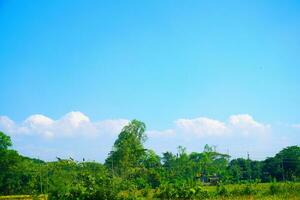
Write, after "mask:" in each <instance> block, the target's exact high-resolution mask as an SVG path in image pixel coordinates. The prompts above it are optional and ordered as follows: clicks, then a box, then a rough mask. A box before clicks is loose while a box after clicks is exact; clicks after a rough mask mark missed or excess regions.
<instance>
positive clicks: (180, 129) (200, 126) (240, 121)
mask: <svg viewBox="0 0 300 200" xmlns="http://www.w3.org/2000/svg"><path fill="white" fill-rule="evenodd" d="M174 124H175V126H174V127H173V128H172V129H168V130H163V131H151V134H152V135H154V134H157V135H159V136H167V137H169V136H172V135H175V134H184V135H185V136H186V137H201V138H209V137H226V136H234V135H235V136H236V135H238V136H264V135H266V134H268V133H269V132H270V131H271V126H270V125H269V124H265V123H261V122H258V121H256V120H254V119H253V117H252V116H251V115H249V114H238V115H232V116H230V117H229V119H228V120H227V121H224V122H222V121H219V120H216V119H210V118H207V117H199V118H193V119H178V120H176V121H175V122H174ZM170 133H172V134H170Z"/></svg>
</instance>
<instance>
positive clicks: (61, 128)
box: [0, 111, 129, 139]
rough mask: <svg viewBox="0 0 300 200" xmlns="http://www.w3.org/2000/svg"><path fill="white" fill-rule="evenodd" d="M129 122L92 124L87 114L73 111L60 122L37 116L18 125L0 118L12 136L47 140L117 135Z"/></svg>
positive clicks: (3, 127)
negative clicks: (26, 136) (29, 136)
mask: <svg viewBox="0 0 300 200" xmlns="http://www.w3.org/2000/svg"><path fill="white" fill-rule="evenodd" d="M128 122H129V120H127V119H115V120H102V121H96V122H92V121H91V120H90V118H89V117H88V116H86V115H85V114H83V113H81V112H78V111H73V112H69V113H67V114H66V115H64V116H63V117H62V118H60V119H58V120H53V119H51V118H49V117H47V116H44V115H41V114H35V115H31V116H29V117H28V118H27V119H25V120H24V121H23V122H21V123H16V122H14V121H13V120H11V119H10V118H8V117H6V116H0V130H3V131H4V132H6V133H8V134H10V135H37V136H41V137H43V138H47V139H54V138H68V137H77V136H87V137H93V136H99V135H103V134H117V133H119V132H120V131H121V129H122V128H123V127H124V126H125V125H126V124H128Z"/></svg>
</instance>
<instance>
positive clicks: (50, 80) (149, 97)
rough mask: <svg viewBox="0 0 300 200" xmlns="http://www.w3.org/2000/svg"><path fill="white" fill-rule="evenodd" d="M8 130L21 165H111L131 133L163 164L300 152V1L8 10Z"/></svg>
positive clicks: (1, 118)
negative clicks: (218, 155)
mask: <svg viewBox="0 0 300 200" xmlns="http://www.w3.org/2000/svg"><path fill="white" fill-rule="evenodd" d="M0 30H1V31H0V38H1V40H0V75H1V76H0V77H1V78H0V131H3V132H5V133H7V134H8V135H10V136H11V138H12V140H13V143H14V146H13V148H14V149H17V150H18V151H19V152H20V153H21V154H24V155H26V156H31V157H38V158H41V159H45V160H54V159H56V157H63V158H68V157H73V158H75V159H77V160H81V159H82V158H85V159H86V160H97V161H104V159H105V158H106V156H107V154H108V152H109V151H110V150H111V147H112V145H113V142H114V140H115V139H116V137H117V135H118V133H119V132H120V130H121V129H122V127H123V126H124V125H126V124H127V123H128V122H129V121H130V120H132V119H139V120H141V121H143V122H145V123H146V125H147V135H148V140H147V142H146V144H145V145H146V147H147V148H152V149H154V150H155V151H157V153H161V152H165V151H172V152H176V148H177V146H179V145H181V146H184V147H186V148H187V150H188V152H192V151H202V150H203V147H204V145H205V144H209V145H214V146H215V147H216V149H217V150H218V151H221V152H224V153H229V154H231V155H232V156H233V157H246V156H247V152H249V154H250V157H251V158H253V159H259V160H261V159H264V158H266V157H267V156H273V155H274V154H275V153H277V152H278V151H279V150H281V149H282V148H283V147H286V146H289V145H299V143H300V108H299V105H300V104H299V103H300V37H299V35H300V2H299V1H289V0H288V1H174V0H172V1H168V0H166V1H156V0H154V1H153V0H151V1H92V0H91V1H83V0H82V1H79V0H75V1H71V0H66V1H59V0H53V1H33V0H29V1H14V0H12V1H0Z"/></svg>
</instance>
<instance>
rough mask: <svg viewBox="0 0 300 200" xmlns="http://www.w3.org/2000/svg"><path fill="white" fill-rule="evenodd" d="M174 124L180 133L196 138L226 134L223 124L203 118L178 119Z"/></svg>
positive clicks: (226, 130)
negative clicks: (189, 134) (195, 136)
mask: <svg viewBox="0 0 300 200" xmlns="http://www.w3.org/2000/svg"><path fill="white" fill-rule="evenodd" d="M175 124H176V126H177V127H178V128H179V130H180V131H183V132H184V133H192V134H195V135H197V136H219V135H224V134H227V133H228V128H227V127H226V125H225V123H223V122H220V121H218V120H214V119H209V118H205V117H200V118H195V119H178V120H176V121H175Z"/></svg>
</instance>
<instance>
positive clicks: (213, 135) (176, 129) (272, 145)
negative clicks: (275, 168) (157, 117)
mask: <svg viewBox="0 0 300 200" xmlns="http://www.w3.org/2000/svg"><path fill="white" fill-rule="evenodd" d="M128 123H129V120H128V119H107V120H98V121H93V120H91V119H90V118H89V117H88V116H86V115H85V114H83V113H81V112H78V111H73V112H69V113H67V114H65V115H64V116H62V117H61V118H59V119H52V118H50V117H47V116H45V115H42V114H34V115H31V116H28V117H27V118H26V119H25V120H23V121H21V122H15V121H14V120H12V119H10V118H9V117H7V116H0V131H3V132H5V133H7V134H9V135H10V136H11V137H12V140H13V144H14V147H13V148H14V149H17V150H18V151H19V152H20V153H22V154H23V155H26V156H31V157H39V158H42V159H45V160H55V158H56V156H59V157H66V158H68V157H69V156H71V157H73V158H75V159H78V160H80V159H82V158H83V157H84V158H86V159H92V160H100V161H104V159H105V158H106V156H107V154H108V153H109V152H110V150H111V147H112V145H113V143H114V141H115V139H116V137H117V134H118V133H119V132H120V131H121V130H122V128H123V127H124V126H125V125H126V124H128ZM298 125H299V124H298ZM298 125H293V126H292V128H291V126H284V127H282V126H280V127H276V126H275V125H274V124H273V128H274V130H272V127H271V125H269V124H267V123H264V122H259V121H258V120H256V119H254V118H253V117H252V116H251V115H249V114H237V115H231V116H229V117H228V118H227V119H226V120H223V121H222V120H218V119H212V118H208V117H197V118H180V119H177V120H175V121H174V123H173V126H171V127H167V128H166V129H165V130H147V132H146V134H147V135H148V138H149V139H148V141H147V142H146V144H145V145H146V148H151V149H154V150H155V151H156V152H157V153H162V152H165V151H173V152H174V151H176V148H177V146H178V145H183V146H185V147H187V149H188V150H191V151H202V147H203V146H204V145H205V144H210V145H216V146H217V147H218V150H220V151H221V152H224V153H226V152H227V150H228V151H230V154H231V155H233V156H236V157H237V156H243V155H246V153H247V152H251V153H252V154H253V155H258V156H257V157H256V158H257V159H261V158H264V157H265V156H271V155H273V154H274V153H276V152H277V151H278V150H280V149H281V148H283V147H285V146H287V145H291V144H294V143H295V141H299V140H298V139H299V136H298V134H296V133H297V130H300V128H299V127H300V126H298ZM287 127H289V128H290V129H291V130H290V129H287ZM276 130H279V131H276ZM282 130H284V132H287V134H286V135H282ZM292 130H296V131H294V132H295V133H294V134H293V131H292ZM283 137H284V138H286V139H285V140H283V139H282V138H283Z"/></svg>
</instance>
